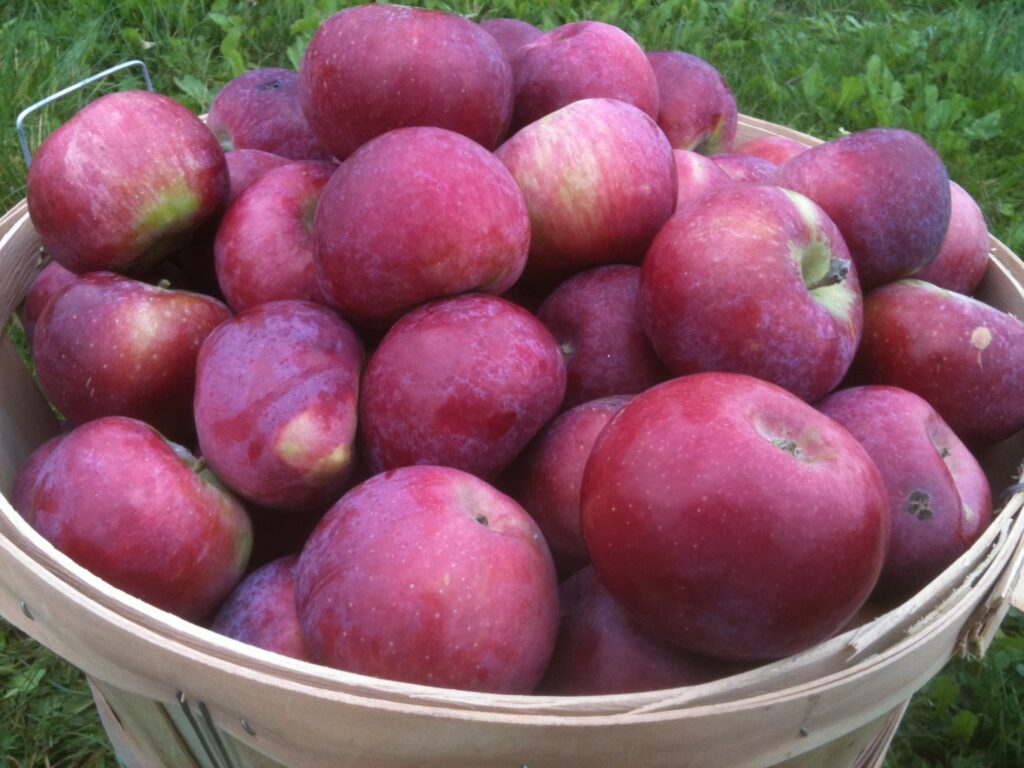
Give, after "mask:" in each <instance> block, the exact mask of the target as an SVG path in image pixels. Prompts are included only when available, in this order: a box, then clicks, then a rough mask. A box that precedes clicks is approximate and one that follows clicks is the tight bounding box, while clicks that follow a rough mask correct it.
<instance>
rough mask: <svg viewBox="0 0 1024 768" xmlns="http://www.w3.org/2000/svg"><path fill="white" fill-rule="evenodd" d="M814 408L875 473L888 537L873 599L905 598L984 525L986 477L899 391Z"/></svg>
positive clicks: (859, 390) (862, 393)
mask: <svg viewBox="0 0 1024 768" xmlns="http://www.w3.org/2000/svg"><path fill="white" fill-rule="evenodd" d="M816 407H817V408H818V410H820V411H821V412H822V413H824V414H825V415H826V416H828V417H830V418H832V419H834V420H835V421H837V422H839V423H840V424H841V425H842V426H844V427H845V428H846V429H847V430H849V432H850V434H852V435H853V436H854V437H856V438H857V440H859V441H860V444H861V445H863V446H864V448H865V450H867V452H868V455H870V456H871V458H872V459H873V460H874V462H875V464H876V465H877V467H878V469H879V472H881V474H882V480H884V481H885V488H886V492H887V493H888V497H889V504H890V509H891V510H892V532H891V536H890V538H889V549H888V552H887V553H886V556H885V564H884V565H883V567H882V573H881V575H880V576H879V579H878V585H877V587H876V588H875V590H876V591H875V595H876V596H879V597H881V598H883V599H886V600H891V601H901V600H903V599H906V598H908V597H910V596H911V595H913V594H914V593H915V592H917V591H918V590H919V589H921V588H922V587H924V586H925V585H926V584H927V583H928V582H930V581H931V580H932V579H934V578H935V577H936V576H938V575H939V573H941V572H942V571H943V570H944V569H945V568H946V567H947V566H949V565H950V564H951V563H952V562H953V561H954V560H956V559H957V558H958V557H959V556H960V555H962V554H963V553H964V552H965V551H966V550H967V548H968V547H970V545H971V544H972V543H973V542H974V541H975V539H977V538H978V536H979V535H981V533H982V531H984V530H985V528H987V527H988V524H989V522H991V520H992V493H991V491H990V489H989V486H988V479H987V478H986V477H985V472H984V470H983V469H982V468H981V465H980V464H978V461H977V460H976V459H975V458H974V456H973V455H971V453H970V451H969V450H968V449H967V447H966V446H965V445H964V444H963V443H962V442H961V441H960V438H958V437H957V436H956V435H955V434H954V432H953V430H952V429H950V428H949V426H948V425H947V424H946V422H944V421H943V420H942V417H941V416H939V414H938V413H936V411H935V409H934V408H932V407H931V406H930V405H928V403H927V402H925V401H924V400H923V399H922V398H920V397H918V396H917V395H915V394H913V393H912V392H908V391H906V390H905V389H899V388H898V387H887V386H864V387H854V388H852V389H846V390H842V391H840V392H835V393H833V394H832V395H830V396H829V397H827V398H825V399H824V400H822V401H821V402H819V403H817V405H816Z"/></svg>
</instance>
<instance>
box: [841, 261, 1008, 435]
mask: <svg viewBox="0 0 1024 768" xmlns="http://www.w3.org/2000/svg"><path fill="white" fill-rule="evenodd" d="M857 366H858V368H859V371H860V373H861V375H862V376H864V377H866V380H867V381H868V382H870V383H875V384H889V385H892V386H896V387H901V388H903V389H909V390H910V391H911V392H914V393H915V394H917V395H920V396H921V397H923V398H924V399H925V400H927V401H928V402H929V403H930V404H931V406H932V407H933V408H934V409H935V410H936V411H938V412H939V415H940V416H942V418H943V419H945V421H946V423H948V424H949V426H951V427H952V428H953V431H954V432H956V433H957V434H958V435H959V436H960V437H961V438H963V439H965V440H977V441H980V442H982V443H995V442H998V441H1000V440H1002V439H1004V438H1006V437H1009V436H1010V435H1012V434H1013V433H1014V432H1016V431H1017V430H1019V429H1021V428H1022V427H1024V322H1021V321H1020V320H1018V319H1017V318H1016V317H1014V316H1013V315H1009V314H1007V313H1005V312H1003V311H1001V310H998V309H996V308H995V307H991V306H989V305H987V304H983V303H982V302H980V301H977V300H976V299H972V298H970V297H969V296H964V295H962V294H959V293H954V292H953V291H947V290H945V289H944V288H939V287H938V286H935V285H932V284H931V283H926V282H923V281H920V280H900V281H898V282H896V283H892V284H890V285H886V286H883V287H881V288H879V289H877V290H875V291H873V292H872V293H871V294H869V295H868V297H867V299H866V300H865V302H864V338H863V340H862V342H861V348H860V350H859V352H858V361H857Z"/></svg>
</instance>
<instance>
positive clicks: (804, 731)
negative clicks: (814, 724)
mask: <svg viewBox="0 0 1024 768" xmlns="http://www.w3.org/2000/svg"><path fill="white" fill-rule="evenodd" d="M800 735H801V736H803V737H805V738H806V737H807V736H810V735H811V734H809V733H808V732H807V729H806V728H801V729H800Z"/></svg>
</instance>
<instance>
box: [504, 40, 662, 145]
mask: <svg viewBox="0 0 1024 768" xmlns="http://www.w3.org/2000/svg"><path fill="white" fill-rule="evenodd" d="M512 73H513V75H514V77H515V106H514V108H513V112H512V130H513V131H517V130H519V129H520V128H522V127H523V126H524V125H528V124H529V123H532V122H534V121H535V120H538V119H540V118H542V117H544V115H548V114H550V113H552V112H554V111H555V110H557V109H560V108H561V107H564V106H566V105H567V104H570V103H572V102H574V101H579V100H580V99H596V98H603V99H618V100H619V101H624V102H626V103H627V104H632V105H633V106H634V107H636V108H637V109H639V110H641V111H643V112H645V113H647V114H648V115H650V116H651V117H652V118H657V117H658V81H657V80H656V79H655V77H654V71H653V70H652V69H651V65H650V64H649V63H648V62H647V57H646V56H645V55H644V51H643V48H641V47H640V45H639V43H637V42H636V40H634V39H633V38H632V37H630V36H629V35H628V34H627V33H626V32H624V31H623V30H621V29H619V28H618V27H616V26H614V25H612V24H605V23H604V22H601V21H576V22H573V23H571V24H563V25H562V26H560V27H557V28H555V29H553V30H551V31H550V32H548V33H547V34H544V35H541V36H540V37H538V38H537V39H536V40H534V41H533V42H531V43H527V44H526V45H524V46H522V47H521V48H519V50H518V51H516V54H515V56H514V57H513V58H512Z"/></svg>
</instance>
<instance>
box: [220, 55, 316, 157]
mask: <svg viewBox="0 0 1024 768" xmlns="http://www.w3.org/2000/svg"><path fill="white" fill-rule="evenodd" d="M206 124H207V125H208V126H210V130H211V131H213V133H214V135H215V136H216V137H217V139H218V141H220V144H221V146H222V147H223V148H224V149H225V150H233V149H259V150H262V151H264V152H270V153H271V154H274V155H280V156H282V157H286V158H288V159H289V160H318V161H321V162H330V161H331V160H332V159H333V158H332V157H331V153H330V152H329V151H327V149H325V148H324V147H323V146H322V145H321V144H320V142H319V140H318V139H317V138H316V136H315V135H314V134H313V131H312V130H311V129H310V127H309V123H307V122H306V118H305V116H304V115H303V114H302V109H301V108H300V107H299V73H298V72H295V71H294V70H291V69H283V68H281V67H265V68H260V69H251V70H249V71H248V72H243V73H242V74H241V75H238V76H237V77H235V78H233V79H231V80H230V81H228V83H227V84H226V85H225V86H224V87H223V88H221V90H220V92H219V93H218V94H217V95H216V97H214V99H213V102H212V103H211V104H210V111H209V113H208V114H207V116H206Z"/></svg>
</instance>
